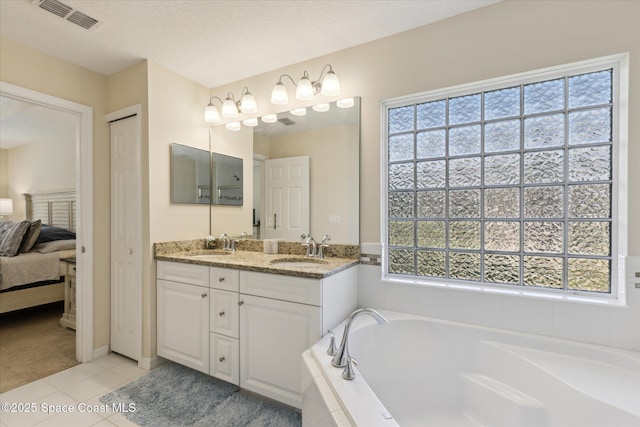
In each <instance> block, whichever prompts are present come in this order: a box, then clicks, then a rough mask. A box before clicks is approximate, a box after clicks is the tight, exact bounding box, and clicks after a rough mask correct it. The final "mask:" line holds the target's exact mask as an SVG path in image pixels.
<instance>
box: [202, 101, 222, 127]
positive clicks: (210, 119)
mask: <svg viewBox="0 0 640 427" xmlns="http://www.w3.org/2000/svg"><path fill="white" fill-rule="evenodd" d="M204 121H205V122H207V123H218V122H219V121H220V113H219V112H218V109H217V108H216V107H215V106H214V105H213V104H209V105H207V107H206V108H205V109H204Z"/></svg>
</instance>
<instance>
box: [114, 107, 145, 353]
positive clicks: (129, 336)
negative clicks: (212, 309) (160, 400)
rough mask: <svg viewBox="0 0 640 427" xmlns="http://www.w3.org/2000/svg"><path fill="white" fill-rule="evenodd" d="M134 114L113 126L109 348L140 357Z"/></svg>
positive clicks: (138, 183)
mask: <svg viewBox="0 0 640 427" xmlns="http://www.w3.org/2000/svg"><path fill="white" fill-rule="evenodd" d="M140 187H141V171H140V136H139V119H138V118H137V116H133V117H129V118H126V119H122V120H118V121H115V122H112V123H111V350H112V351H115V352H116V353H120V354H122V355H124V356H127V357H130V358H132V359H135V360H140V357H141V354H140V351H141V339H142V337H141V322H142V291H141V288H142V236H141V235H140V233H141V215H142V214H141V211H142V207H141V190H140Z"/></svg>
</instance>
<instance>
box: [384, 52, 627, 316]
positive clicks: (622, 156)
mask: <svg viewBox="0 0 640 427" xmlns="http://www.w3.org/2000/svg"><path fill="white" fill-rule="evenodd" d="M604 68H613V70H614V76H613V83H614V87H613V119H612V120H613V126H614V127H613V129H612V136H613V144H612V146H613V152H612V163H613V176H612V183H613V187H614V189H615V191H613V194H612V201H611V204H612V213H611V218H612V221H613V222H612V224H614V225H615V227H612V228H613V230H612V233H611V235H612V241H611V268H612V269H616V270H615V271H614V272H612V274H611V293H610V294H597V293H589V292H574V291H571V290H553V289H545V288H529V287H527V288H526V289H521V287H518V286H513V285H499V284H491V283H485V282H478V283H477V285H476V284H471V283H469V282H466V281H457V280H451V279H430V278H420V277H419V276H411V275H393V276H391V275H389V274H388V273H387V272H386V271H387V268H386V263H387V262H388V259H387V258H388V238H389V237H388V225H389V218H388V199H387V191H388V185H389V182H388V181H389V176H388V163H389V162H388V149H389V147H388V140H389V135H388V123H387V121H388V111H389V109H391V108H397V107H403V106H407V105H412V104H416V103H424V102H429V101H432V100H439V99H443V98H449V97H454V96H463V95H467V94H471V93H477V92H479V91H481V92H486V91H490V90H494V89H500V88H508V87H510V86H511V85H513V86H516V85H522V84H526V83H530V82H535V81H542V80H547V79H553V78H556V77H561V76H566V75H569V74H578V73H579V74H582V73H589V72H592V71H597V70H601V69H604ZM628 98H629V54H628V53H621V54H616V55H610V56H606V57H601V58H595V59H590V60H586V61H580V62H575V63H571V64H565V65H559V66H555V67H549V68H544V69H540V70H535V71H530V72H524V73H519V74H514V75H510V76H504V77H498V78H494V79H489V80H483V81H478V82H473V83H468V84H463V85H458V86H453V87H448V88H444V89H437V90H433V91H427V92H422V93H418V94H411V95H407V96H401V97H397V98H391V99H386V100H382V101H381V104H380V135H381V144H380V159H381V161H380V201H381V203H380V218H381V221H380V235H381V245H382V257H381V264H382V265H381V267H382V268H381V274H382V280H383V281H385V282H401V283H413V284H417V285H434V286H441V287H455V288H464V289H466V290H470V291H474V290H475V291H483V292H493V293H503V294H505V295H513V294H517V295H523V296H539V297H542V298H558V299H561V300H568V301H575V302H588V303H596V304H609V305H614V306H624V305H626V292H625V280H626V268H625V258H626V256H627V239H628V238H627V233H628V185H629V183H628V164H627V163H628V104H629V99H628Z"/></svg>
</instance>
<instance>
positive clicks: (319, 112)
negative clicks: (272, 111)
mask: <svg viewBox="0 0 640 427" xmlns="http://www.w3.org/2000/svg"><path fill="white" fill-rule="evenodd" d="M338 104H340V105H341V106H339V105H338ZM253 151H254V159H256V160H255V162H254V184H253V195H254V197H253V199H254V202H253V203H254V235H256V236H258V237H260V238H278V239H285V240H292V241H297V240H300V234H302V233H304V234H311V235H312V236H313V237H314V238H316V239H317V240H318V241H319V240H320V239H322V236H324V235H326V234H328V235H330V236H331V242H332V243H345V244H359V242H360V98H354V99H353V103H351V102H346V103H342V102H340V101H339V102H331V103H328V104H322V105H319V106H314V108H307V109H306V115H304V116H299V115H294V114H292V113H291V112H285V113H281V114H278V119H277V121H276V122H274V123H264V122H260V124H259V125H258V126H256V127H255V128H254V130H253ZM214 221H215V219H214Z"/></svg>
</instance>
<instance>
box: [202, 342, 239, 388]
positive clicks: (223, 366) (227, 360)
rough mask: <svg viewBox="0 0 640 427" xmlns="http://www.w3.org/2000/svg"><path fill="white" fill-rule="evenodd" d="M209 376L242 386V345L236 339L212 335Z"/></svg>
mask: <svg viewBox="0 0 640 427" xmlns="http://www.w3.org/2000/svg"><path fill="white" fill-rule="evenodd" d="M209 343H210V344H211V349H210V354H211V359H210V362H209V375H212V376H214V377H216V378H219V379H221V380H223V381H227V382H230V383H232V384H235V385H240V343H239V342H238V340H237V339H235V338H229V337H224V336H222V335H218V334H213V333H212V334H211V337H210V339H209Z"/></svg>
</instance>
